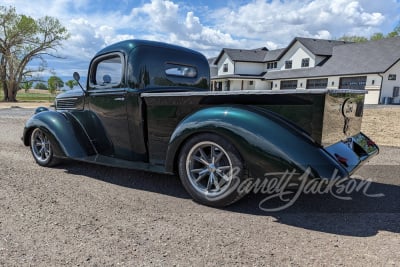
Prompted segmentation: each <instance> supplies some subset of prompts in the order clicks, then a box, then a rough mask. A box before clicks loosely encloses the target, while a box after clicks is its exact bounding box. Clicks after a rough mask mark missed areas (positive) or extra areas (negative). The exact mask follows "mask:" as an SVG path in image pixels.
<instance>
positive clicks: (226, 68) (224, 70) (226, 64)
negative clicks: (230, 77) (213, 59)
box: [223, 63, 228, 72]
mask: <svg viewBox="0 0 400 267" xmlns="http://www.w3.org/2000/svg"><path fill="white" fill-rule="evenodd" d="M223 72H228V63H225V64H224V69H223Z"/></svg>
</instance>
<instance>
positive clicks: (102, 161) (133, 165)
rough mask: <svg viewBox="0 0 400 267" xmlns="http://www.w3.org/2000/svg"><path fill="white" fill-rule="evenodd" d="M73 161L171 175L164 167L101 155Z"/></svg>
mask: <svg viewBox="0 0 400 267" xmlns="http://www.w3.org/2000/svg"><path fill="white" fill-rule="evenodd" d="M74 160H77V161H83V162H89V163H95V164H99V165H104V166H109V167H117V168H124V169H132V170H141V171H149V172H156V173H164V174H165V173H167V174H172V173H169V172H166V171H165V168H164V166H159V165H152V164H149V163H145V162H140V161H129V160H123V159H116V158H112V157H107V156H103V155H94V156H88V157H84V158H74Z"/></svg>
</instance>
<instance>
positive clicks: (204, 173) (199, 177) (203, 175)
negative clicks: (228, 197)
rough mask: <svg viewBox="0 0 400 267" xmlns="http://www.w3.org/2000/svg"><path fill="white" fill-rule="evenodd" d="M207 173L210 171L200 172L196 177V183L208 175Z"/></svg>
mask: <svg viewBox="0 0 400 267" xmlns="http://www.w3.org/2000/svg"><path fill="white" fill-rule="evenodd" d="M207 174H208V171H207V170H206V171H204V172H201V173H200V175H199V176H198V177H197V178H196V180H195V181H196V183H198V182H200V181H201V180H202V179H203V178H204V177H206V176H207Z"/></svg>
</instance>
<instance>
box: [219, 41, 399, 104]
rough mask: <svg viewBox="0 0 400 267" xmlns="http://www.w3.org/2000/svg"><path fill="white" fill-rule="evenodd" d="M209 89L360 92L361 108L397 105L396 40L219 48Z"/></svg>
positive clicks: (306, 42)
mask: <svg viewBox="0 0 400 267" xmlns="http://www.w3.org/2000/svg"><path fill="white" fill-rule="evenodd" d="M211 66H212V68H214V72H212V73H211V80H212V88H213V90H252V89H257V90H262V89H264V90H284V89H299V90H301V89H316V88H329V89H344V88H351V89H363V90H368V94H367V95H366V99H365V103H366V104H378V103H400V97H399V87H400V37H393V38H388V39H383V40H378V41H369V42H365V43H349V42H343V41H335V40H321V39H312V38H300V37H296V38H294V39H293V41H292V42H291V43H290V44H289V45H288V47H286V48H284V49H277V50H271V51H270V50H268V49H267V48H265V47H263V48H258V49H252V50H245V49H227V48H224V49H223V50H222V51H221V52H220V54H219V55H218V57H217V58H215V59H214V60H213V64H211Z"/></svg>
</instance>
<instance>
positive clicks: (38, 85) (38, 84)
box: [35, 82, 47, 90]
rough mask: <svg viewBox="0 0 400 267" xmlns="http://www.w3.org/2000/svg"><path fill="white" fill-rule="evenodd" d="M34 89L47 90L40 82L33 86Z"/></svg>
mask: <svg viewBox="0 0 400 267" xmlns="http://www.w3.org/2000/svg"><path fill="white" fill-rule="evenodd" d="M35 89H40V90H47V85H46V84H44V83H42V82H38V83H36V84H35Z"/></svg>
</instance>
